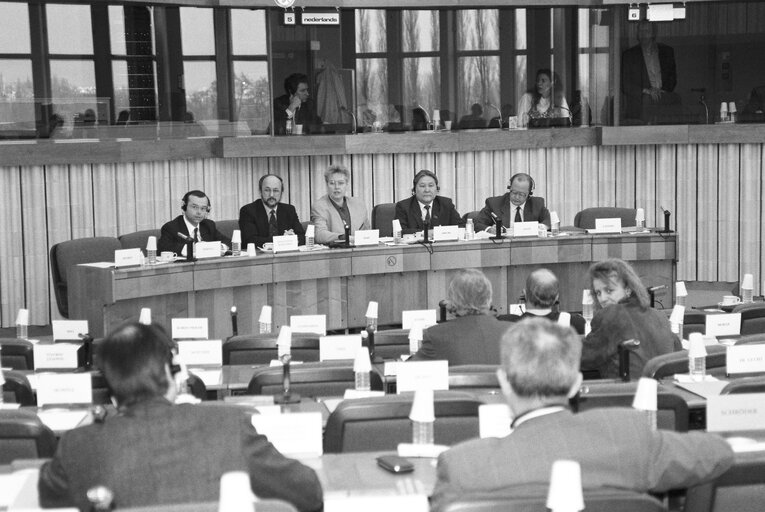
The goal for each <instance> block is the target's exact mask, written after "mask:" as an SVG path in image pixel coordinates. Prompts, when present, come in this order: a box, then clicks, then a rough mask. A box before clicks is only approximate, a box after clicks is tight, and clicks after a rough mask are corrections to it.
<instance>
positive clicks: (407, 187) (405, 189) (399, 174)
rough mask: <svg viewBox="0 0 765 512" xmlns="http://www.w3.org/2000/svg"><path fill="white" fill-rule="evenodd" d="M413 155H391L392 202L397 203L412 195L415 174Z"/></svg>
mask: <svg viewBox="0 0 765 512" xmlns="http://www.w3.org/2000/svg"><path fill="white" fill-rule="evenodd" d="M416 172H417V171H416V170H415V155H414V153H396V154H394V155H393V180H394V191H393V201H394V202H398V201H401V200H402V199H406V198H407V197H411V195H412V179H413V178H414V175H415V174H416Z"/></svg>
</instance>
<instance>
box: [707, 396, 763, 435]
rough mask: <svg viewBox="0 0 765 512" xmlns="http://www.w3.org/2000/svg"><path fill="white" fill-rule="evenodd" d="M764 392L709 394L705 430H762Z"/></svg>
mask: <svg viewBox="0 0 765 512" xmlns="http://www.w3.org/2000/svg"><path fill="white" fill-rule="evenodd" d="M763 425H765V393H744V394H740V395H735V394H734V395H720V396H710V397H709V398H708V399H707V432H726V431H734V430H762V426H763Z"/></svg>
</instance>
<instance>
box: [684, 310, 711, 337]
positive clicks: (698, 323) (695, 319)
mask: <svg viewBox="0 0 765 512" xmlns="http://www.w3.org/2000/svg"><path fill="white" fill-rule="evenodd" d="M706 330H707V315H706V313H704V312H703V311H697V310H686V311H685V314H684V315H683V338H685V339H688V336H689V335H690V334H691V333H694V332H698V333H701V334H705V333H706Z"/></svg>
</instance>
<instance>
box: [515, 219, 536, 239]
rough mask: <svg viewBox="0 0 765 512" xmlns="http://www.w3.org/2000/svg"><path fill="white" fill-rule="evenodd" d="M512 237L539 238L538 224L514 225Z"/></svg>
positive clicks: (519, 223)
mask: <svg viewBox="0 0 765 512" xmlns="http://www.w3.org/2000/svg"><path fill="white" fill-rule="evenodd" d="M513 236H514V237H516V236H539V222H516V223H514V224H513Z"/></svg>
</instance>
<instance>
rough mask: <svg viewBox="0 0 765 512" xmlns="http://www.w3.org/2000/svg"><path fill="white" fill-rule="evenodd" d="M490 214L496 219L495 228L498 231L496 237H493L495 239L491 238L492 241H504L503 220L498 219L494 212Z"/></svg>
mask: <svg viewBox="0 0 765 512" xmlns="http://www.w3.org/2000/svg"><path fill="white" fill-rule="evenodd" d="M489 214H490V215H491V216H492V218H493V219H494V226H495V229H496V231H497V232H496V233H495V234H494V236H493V237H491V238H492V240H501V239H502V219H501V218H499V217H497V216H496V215H495V214H494V212H489Z"/></svg>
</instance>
